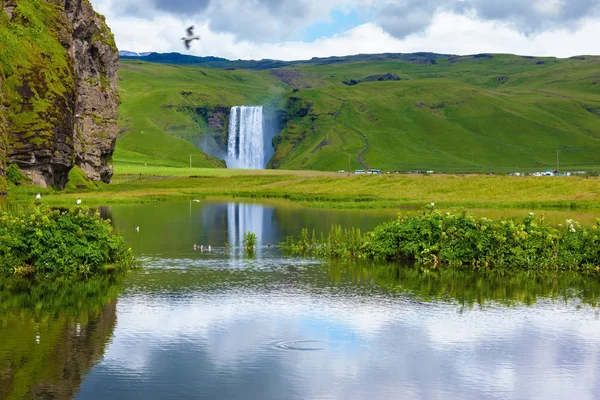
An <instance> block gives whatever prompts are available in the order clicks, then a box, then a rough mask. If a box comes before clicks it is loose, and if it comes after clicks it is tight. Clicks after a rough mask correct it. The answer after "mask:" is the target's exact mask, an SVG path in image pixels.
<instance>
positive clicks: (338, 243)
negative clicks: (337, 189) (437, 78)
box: [281, 208, 600, 274]
mask: <svg viewBox="0 0 600 400" xmlns="http://www.w3.org/2000/svg"><path fill="white" fill-rule="evenodd" d="M599 231H600V220H597V223H596V225H594V226H593V227H591V228H590V229H584V228H582V227H581V226H580V225H579V224H578V223H577V222H576V221H573V220H566V221H565V224H564V225H559V226H558V227H552V226H550V225H548V224H546V223H545V221H544V218H543V217H542V218H536V217H535V216H534V215H533V214H530V215H529V216H526V217H523V218H522V219H520V220H519V219H515V218H509V219H502V220H500V221H492V220H489V219H487V218H479V217H475V216H473V215H471V214H468V213H460V214H450V213H446V214H442V213H441V212H439V211H434V210H433V209H432V208H429V209H428V210H427V211H425V212H424V213H423V214H422V215H418V216H400V217H399V218H398V219H397V220H396V221H392V222H387V223H384V224H381V225H379V226H378V227H377V228H375V230H374V231H373V232H369V233H367V234H364V235H361V234H360V231H357V230H355V229H349V230H348V229H346V230H342V229H341V228H340V227H333V228H332V230H331V232H330V233H329V235H328V236H327V238H326V239H323V238H322V239H320V240H314V241H312V242H311V243H310V245H309V246H308V247H307V244H306V240H307V239H306V237H307V234H306V232H303V233H302V234H301V235H300V237H299V238H298V239H295V238H293V237H292V238H287V239H286V241H285V242H284V243H281V246H282V247H283V249H284V251H285V252H286V253H287V254H289V255H313V256H316V257H320V258H347V259H356V258H362V259H380V260H403V261H411V262H416V263H419V264H424V265H433V266H454V267H460V266H471V267H475V268H481V269H491V268H506V269H540V270H577V271H584V272H586V273H594V274H597V273H600V240H599V235H600V233H599ZM313 237H314V235H313Z"/></svg>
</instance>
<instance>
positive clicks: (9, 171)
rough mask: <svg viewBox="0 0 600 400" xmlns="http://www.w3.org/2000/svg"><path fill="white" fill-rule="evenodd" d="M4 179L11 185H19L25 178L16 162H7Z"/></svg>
mask: <svg viewBox="0 0 600 400" xmlns="http://www.w3.org/2000/svg"><path fill="white" fill-rule="evenodd" d="M6 179H7V180H8V182H10V183H12V184H13V185H17V186H19V185H20V184H21V183H22V182H23V181H25V180H26V179H27V178H26V177H25V175H24V174H23V172H21V170H20V169H19V167H18V166H17V165H16V164H8V166H7V167H6Z"/></svg>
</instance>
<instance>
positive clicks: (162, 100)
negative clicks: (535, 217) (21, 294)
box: [115, 53, 600, 172]
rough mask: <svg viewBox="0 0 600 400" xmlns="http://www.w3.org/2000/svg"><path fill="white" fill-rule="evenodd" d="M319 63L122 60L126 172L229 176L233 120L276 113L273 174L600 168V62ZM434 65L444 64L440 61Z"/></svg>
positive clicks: (445, 59)
mask: <svg viewBox="0 0 600 400" xmlns="http://www.w3.org/2000/svg"><path fill="white" fill-rule="evenodd" d="M422 54H425V55H423V56H419V57H412V58H411V57H409V56H404V57H391V56H390V55H387V56H386V57H383V56H382V57H379V58H378V57H376V56H370V57H368V58H364V57H363V58H361V57H358V56H357V57H349V58H342V59H337V60H333V59H329V62H328V61H327V59H316V60H311V61H307V62H298V63H292V64H291V65H288V66H285V67H283V68H275V69H268V68H267V69H232V68H227V69H218V68H201V67H197V66H182V65H166V64H159V63H147V62H142V61H139V60H128V61H122V62H121V66H120V79H121V82H120V87H121V95H122V99H123V103H122V105H121V109H120V111H121V113H120V121H119V123H120V130H121V136H120V139H119V140H118V142H117V151H116V152H115V161H116V162H117V166H118V163H148V164H154V165H164V166H182V167H183V166H187V165H188V164H189V156H190V155H192V159H193V160H194V161H193V162H194V166H197V167H202V166H220V165H222V163H221V164H220V163H219V161H218V160H217V159H216V158H214V157H212V156H208V155H206V154H205V153H204V152H202V151H201V150H199V148H203V149H204V150H205V151H206V152H208V153H210V154H212V155H213V156H217V157H218V156H219V155H220V154H222V152H223V151H224V149H225V148H226V147H225V146H226V140H227V127H228V126H227V125H228V118H229V109H230V107H232V106H235V105H257V104H262V105H265V110H266V125H267V126H268V127H269V128H270V129H274V130H275V131H276V133H278V134H277V136H276V137H275V138H274V139H273V144H274V146H275V149H276V151H275V155H274V157H273V158H272V160H271V161H270V163H269V167H271V168H281V169H318V170H330V171H332V170H333V171H334V170H339V169H347V168H348V164H349V162H350V168H351V169H357V168H362V169H366V168H379V169H382V170H384V171H390V170H403V171H409V170H420V171H424V170H434V171H436V172H508V171H534V170H543V169H550V168H554V167H555V166H556V151H557V150H558V151H559V157H560V165H561V169H564V170H568V169H570V170H590V169H597V168H600V57H576V58H572V59H556V58H536V57H521V56H514V55H502V54H493V55H489V54H482V55H475V56H441V55H430V56H427V54H426V53H422ZM434 56H435V57H434Z"/></svg>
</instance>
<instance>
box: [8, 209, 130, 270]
mask: <svg viewBox="0 0 600 400" xmlns="http://www.w3.org/2000/svg"><path fill="white" fill-rule="evenodd" d="M134 267H135V261H134V258H133V255H132V252H131V249H130V248H128V247H127V246H126V244H125V241H124V239H123V237H121V236H119V235H117V234H115V233H114V232H113V228H112V226H111V221H110V220H103V219H101V217H100V214H99V213H98V212H96V213H95V214H92V213H90V212H89V211H88V210H87V209H84V208H83V207H81V206H77V207H75V208H72V209H69V210H56V209H51V208H50V207H49V206H48V205H46V204H41V203H40V202H37V203H36V204H35V205H33V206H29V207H27V208H25V209H17V210H10V211H0V278H1V277H8V276H23V277H35V279H36V280H44V279H55V278H58V277H72V278H89V277H93V276H101V275H107V274H113V273H121V272H125V271H127V270H129V269H132V268H134Z"/></svg>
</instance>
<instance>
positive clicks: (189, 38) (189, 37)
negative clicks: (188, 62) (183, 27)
mask: <svg viewBox="0 0 600 400" xmlns="http://www.w3.org/2000/svg"><path fill="white" fill-rule="evenodd" d="M181 40H183V42H184V43H185V48H186V49H188V50H189V49H190V42H191V41H192V40H200V36H194V25H192V26H190V27H189V28H187V36H185V37H182V38H181Z"/></svg>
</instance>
